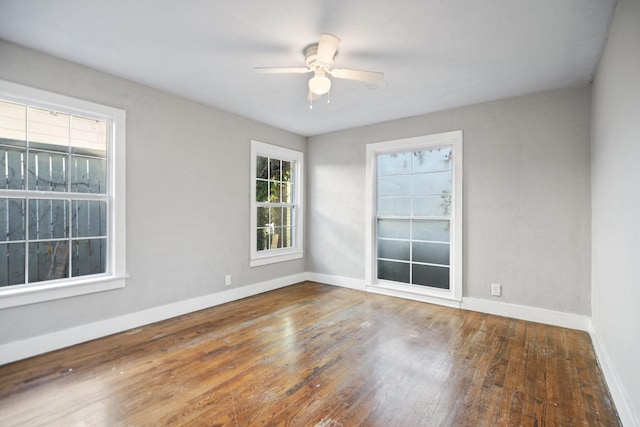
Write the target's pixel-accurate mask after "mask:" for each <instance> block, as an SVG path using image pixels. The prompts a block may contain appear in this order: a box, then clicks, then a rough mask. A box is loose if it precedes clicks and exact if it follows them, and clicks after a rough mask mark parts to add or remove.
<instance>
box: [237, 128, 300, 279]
mask: <svg viewBox="0 0 640 427" xmlns="http://www.w3.org/2000/svg"><path fill="white" fill-rule="evenodd" d="M258 156H265V157H274V158H278V159H280V160H286V161H290V162H293V164H294V168H295V170H294V173H293V175H294V196H293V200H294V203H293V204H294V206H295V207H294V209H295V214H294V219H295V224H294V226H295V233H294V239H293V247H291V248H279V249H270V250H265V251H258V250H257V236H256V230H257V228H258V227H257V217H256V216H257V215H256V212H257V206H258V203H257V202H256V166H257V165H256V160H257V157H258ZM250 186H251V188H250V195H251V196H250V197H251V209H250V211H251V212H250V216H251V218H250V222H249V224H250V238H249V244H250V258H249V266H250V267H257V266H260V265H266V264H272V263H277V262H284V261H291V260H294V259H300V258H302V257H303V256H304V250H303V242H304V204H303V188H304V153H302V152H300V151H296V150H292V149H289V148H284V147H280V146H277V145H272V144H267V143H264V142H260V141H256V140H252V141H251V183H250Z"/></svg>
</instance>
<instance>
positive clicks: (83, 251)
mask: <svg viewBox="0 0 640 427" xmlns="http://www.w3.org/2000/svg"><path fill="white" fill-rule="evenodd" d="M71 254H72V255H71V256H72V259H71V263H72V264H71V265H72V266H73V272H72V274H71V275H72V276H73V277H78V276H87V275H89V274H100V273H104V272H106V271H107V269H106V266H107V241H106V239H83V240H74V241H73V250H72V253H71Z"/></svg>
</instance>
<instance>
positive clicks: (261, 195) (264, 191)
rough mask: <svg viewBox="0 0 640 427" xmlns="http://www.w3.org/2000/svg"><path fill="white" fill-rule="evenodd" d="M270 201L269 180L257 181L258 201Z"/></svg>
mask: <svg viewBox="0 0 640 427" xmlns="http://www.w3.org/2000/svg"><path fill="white" fill-rule="evenodd" d="M268 201H269V181H260V180H258V181H256V202H262V203H264V202H268Z"/></svg>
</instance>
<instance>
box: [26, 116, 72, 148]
mask: <svg viewBox="0 0 640 427" xmlns="http://www.w3.org/2000/svg"><path fill="white" fill-rule="evenodd" d="M29 146H30V147H32V148H42V149H46V150H53V151H62V152H65V153H67V152H68V151H69V115H68V114H63V113H57V112H54V111H49V110H43V109H40V108H34V107H29Z"/></svg>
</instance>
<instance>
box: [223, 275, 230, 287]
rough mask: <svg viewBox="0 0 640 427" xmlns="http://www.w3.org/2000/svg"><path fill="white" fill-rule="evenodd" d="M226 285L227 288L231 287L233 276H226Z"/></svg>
mask: <svg viewBox="0 0 640 427" xmlns="http://www.w3.org/2000/svg"><path fill="white" fill-rule="evenodd" d="M224 285H225V286H231V275H230V274H227V275H226V276H224Z"/></svg>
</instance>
